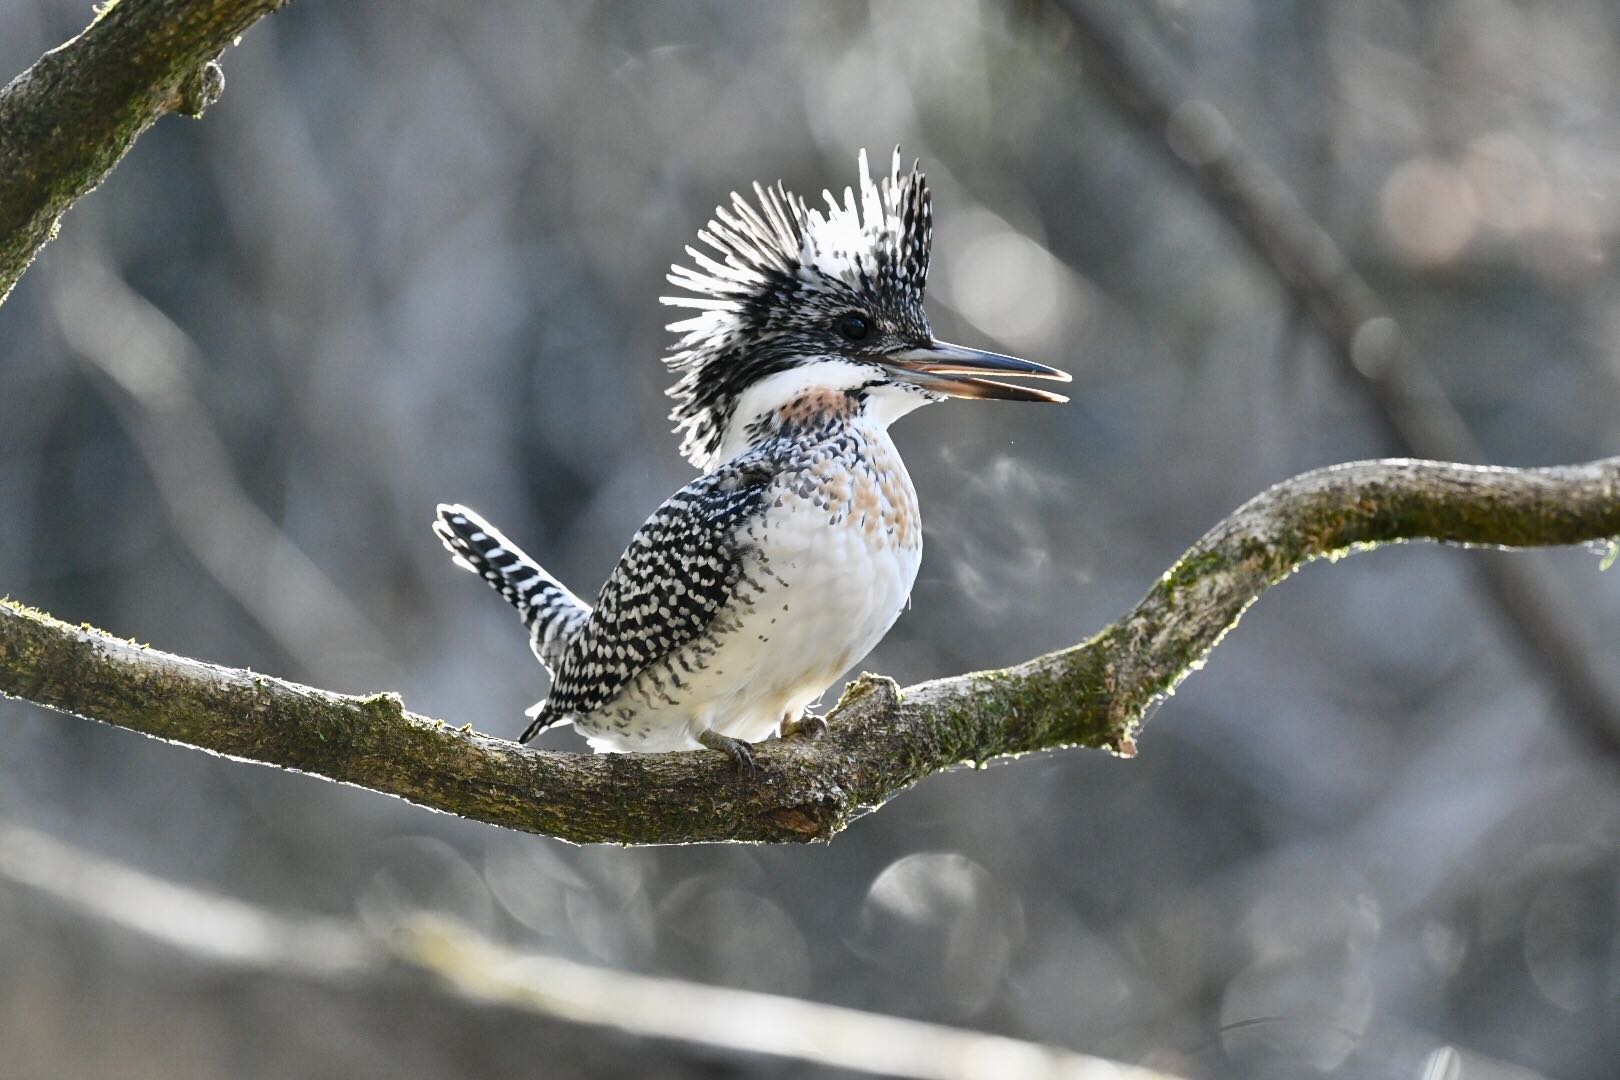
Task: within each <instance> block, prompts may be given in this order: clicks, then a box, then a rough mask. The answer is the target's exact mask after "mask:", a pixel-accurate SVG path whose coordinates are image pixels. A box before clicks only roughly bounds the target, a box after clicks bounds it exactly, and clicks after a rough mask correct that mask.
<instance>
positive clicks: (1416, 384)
mask: <svg viewBox="0 0 1620 1080" xmlns="http://www.w3.org/2000/svg"><path fill="white" fill-rule="evenodd" d="M1040 11H1041V12H1042V13H1043V14H1050V15H1051V16H1053V17H1052V18H1051V19H1050V20H1049V21H1050V22H1051V23H1052V24H1053V25H1050V26H1043V31H1049V32H1051V34H1052V36H1054V37H1056V38H1058V39H1059V40H1065V41H1067V42H1068V43H1069V44H1070V45H1071V46H1072V48H1073V52H1074V53H1075V54H1076V55H1078V56H1079V58H1080V60H1081V62H1082V64H1083V65H1084V69H1085V72H1086V74H1087V76H1088V77H1089V78H1090V80H1091V82H1092V84H1093V85H1095V86H1096V87H1097V88H1098V89H1099V90H1101V91H1102V92H1103V94H1104V96H1105V97H1106V98H1107V99H1108V101H1109V103H1110V104H1111V105H1112V106H1113V108H1114V109H1115V111H1116V112H1118V113H1119V115H1120V116H1121V117H1123V118H1124V119H1125V120H1126V122H1127V123H1128V124H1130V126H1131V127H1133V128H1134V129H1135V130H1136V131H1137V132H1138V133H1139V134H1140V135H1141V136H1142V137H1143V139H1144V140H1145V141H1146V142H1147V143H1148V144H1150V145H1152V146H1154V147H1155V148H1156V149H1158V150H1159V151H1161V152H1162V154H1163V156H1164V158H1165V159H1166V160H1167V161H1168V162H1170V163H1171V164H1172V165H1173V167H1174V168H1176V169H1177V170H1178V171H1181V172H1182V173H1184V174H1185V175H1186V176H1187V177H1188V178H1189V179H1190V180H1191V181H1192V182H1193V185H1194V187H1195V189H1196V190H1197V192H1198V193H1199V194H1200V195H1201V196H1202V197H1203V198H1204V200H1205V201H1206V202H1207V203H1208V204H1209V206H1210V207H1211V209H1213V210H1214V211H1215V213H1216V214H1217V215H1219V216H1220V217H1221V218H1222V219H1224V220H1225V221H1226V223H1227V224H1228V225H1230V226H1231V227H1232V228H1233V229H1234V230H1235V231H1236V232H1237V233H1238V234H1239V235H1240V236H1241V237H1242V238H1243V240H1244V241H1245V242H1246V243H1247V244H1248V245H1249V247H1250V249H1251V250H1252V251H1253V252H1254V254H1255V255H1256V256H1257V257H1258V258H1259V259H1260V261H1261V263H1262V264H1263V265H1265V266H1266V267H1267V268H1268V269H1269V270H1270V271H1271V272H1272V273H1273V274H1274V275H1275V276H1276V277H1277V280H1278V282H1279V283H1280V284H1281V285H1282V287H1283V288H1284V289H1285V290H1286V291H1287V292H1288V294H1289V296H1290V297H1291V298H1292V300H1293V303H1294V305H1295V307H1296V310H1299V311H1301V312H1303V313H1304V314H1305V315H1307V316H1308V317H1309V319H1310V320H1311V321H1312V322H1313V323H1314V324H1315V325H1316V326H1317V328H1318V329H1319V330H1320V332H1321V334H1322V336H1323V338H1324V339H1325V340H1326V341H1327V343H1328V345H1329V346H1330V347H1331V350H1332V354H1333V356H1334V358H1335V360H1337V362H1338V367H1339V370H1340V372H1341V374H1342V375H1343V376H1344V377H1345V378H1346V379H1348V380H1349V382H1350V383H1351V385H1352V386H1354V387H1356V388H1358V389H1360V390H1361V391H1362V392H1363V393H1364V394H1365V395H1366V396H1367V398H1368V400H1369V401H1370V402H1371V403H1372V405H1373V406H1374V409H1375V413H1376V415H1377V417H1378V419H1379V421H1380V422H1381V424H1382V425H1383V427H1384V430H1385V433H1386V435H1387V437H1388V438H1389V440H1390V443H1391V445H1392V446H1394V447H1396V448H1398V449H1399V450H1400V452H1402V453H1406V454H1415V455H1418V456H1421V457H1433V458H1444V459H1447V460H1453V461H1481V460H1485V459H1486V458H1487V457H1488V456H1489V455H1487V454H1485V453H1484V452H1483V451H1482V450H1481V448H1480V446H1479V444H1478V443H1477V442H1476V441H1475V439H1474V436H1473V434H1472V433H1471V432H1470V431H1469V429H1468V425H1467V423H1466V422H1465V421H1464V420H1463V417H1462V416H1461V414H1459V413H1458V412H1457V409H1456V407H1455V406H1454V405H1452V403H1451V400H1450V399H1449V398H1448V397H1447V396H1446V391H1445V388H1444V387H1443V386H1442V385H1441V383H1440V380H1439V379H1438V378H1437V377H1436V376H1435V374H1434V372H1433V370H1432V369H1431V368H1430V367H1429V365H1428V364H1427V363H1425V362H1424V359H1423V356H1422V355H1421V354H1420V353H1419V352H1418V351H1417V349H1416V348H1414V347H1413V345H1412V343H1411V341H1410V339H1408V338H1407V336H1406V334H1405V333H1404V332H1403V331H1402V329H1401V327H1400V324H1399V323H1398V322H1396V320H1395V319H1394V318H1393V317H1392V316H1391V314H1390V309H1389V307H1388V306H1387V305H1386V304H1385V303H1384V302H1383V300H1382V299H1381V298H1380V297H1379V296H1378V294H1377V293H1376V292H1374V291H1373V288H1372V286H1371V285H1369V284H1368V283H1367V280H1366V279H1365V278H1364V277H1362V275H1361V274H1360V273H1358V272H1357V270H1356V268H1355V266H1354V265H1352V264H1351V262H1350V260H1349V258H1348V257H1347V256H1346V255H1345V253H1344V251H1343V250H1342V249H1341V248H1340V247H1339V245H1338V244H1337V243H1336V242H1335V241H1334V240H1333V238H1332V237H1331V236H1330V235H1328V233H1327V230H1326V229H1324V228H1323V227H1322V226H1321V225H1320V224H1318V223H1317V222H1316V221H1315V220H1314V219H1313V218H1312V217H1311V215H1310V213H1309V212H1308V211H1307V210H1306V209H1305V206H1304V204H1303V203H1302V202H1301V201H1300V199H1299V197H1298V196H1297V195H1296V194H1295V193H1294V191H1293V189H1292V188H1290V187H1289V185H1288V184H1287V183H1286V182H1285V181H1284V180H1283V178H1282V177H1281V176H1279V175H1278V174H1277V173H1276V171H1275V170H1273V169H1271V168H1270V167H1269V166H1268V165H1266V164H1265V162H1263V161H1262V160H1260V159H1259V158H1258V157H1257V156H1255V155H1254V154H1253V153H1252V152H1250V151H1249V150H1248V149H1247V147H1246V146H1245V145H1244V143H1243V140H1242V139H1241V137H1240V136H1239V135H1238V134H1237V132H1236V130H1235V129H1234V127H1233V126H1232V124H1231V123H1230V122H1229V121H1228V120H1227V119H1226V117H1225V116H1223V115H1222V114H1221V112H1220V110H1219V109H1217V108H1216V107H1215V106H1214V105H1213V104H1211V103H1210V102H1207V101H1203V100H1200V99H1198V98H1197V97H1195V96H1194V95H1193V94H1192V93H1191V92H1190V91H1189V90H1188V89H1187V87H1186V85H1185V80H1184V79H1183V78H1182V76H1181V73H1180V71H1179V70H1177V68H1176V65H1174V64H1173V63H1171V62H1170V61H1169V60H1168V59H1166V58H1165V57H1163V56H1162V55H1160V53H1159V52H1158V50H1155V49H1153V48H1152V47H1151V46H1149V45H1147V44H1145V43H1144V42H1143V41H1142V40H1141V39H1142V37H1143V36H1144V35H1143V34H1142V32H1141V31H1140V29H1138V27H1137V24H1136V20H1135V19H1134V18H1132V17H1128V16H1124V15H1120V14H1118V13H1116V12H1115V11H1114V10H1113V9H1111V8H1109V7H1108V6H1107V5H1106V4H1103V3H1099V2H1098V0H1048V2H1047V3H1045V4H1043V5H1041V8H1040ZM1042 21H1043V23H1045V22H1047V21H1048V20H1042ZM1475 569H1476V572H1477V574H1478V576H1479V580H1480V584H1481V586H1482V593H1483V596H1484V597H1485V600H1486V602H1487V603H1488V604H1489V605H1490V606H1491V607H1492V608H1493V609H1494V610H1495V612H1496V614H1497V616H1498V621H1499V623H1500V624H1501V626H1502V628H1503V629H1504V630H1505V631H1506V632H1507V634H1508V636H1509V637H1510V638H1511V639H1512V640H1513V641H1514V643H1515V644H1516V645H1517V646H1518V648H1519V652H1520V654H1521V655H1522V656H1523V657H1524V659H1525V660H1526V661H1528V663H1529V665H1530V667H1531V668H1532V669H1533V670H1534V671H1536V672H1537V673H1538V674H1539V675H1540V676H1541V679H1542V682H1543V684H1544V685H1545V686H1546V688H1547V690H1548V692H1549V694H1550V695H1551V697H1552V699H1553V700H1554V701H1555V702H1556V703H1557V704H1558V706H1559V708H1560V711H1561V712H1562V714H1563V716H1564V719H1565V722H1566V723H1567V724H1568V725H1569V727H1570V728H1571V730H1573V731H1575V732H1576V733H1577V734H1579V735H1581V736H1582V737H1583V738H1585V739H1586V740H1587V742H1588V743H1589V744H1590V745H1591V746H1592V747H1594V748H1595V749H1597V750H1598V751H1599V752H1601V753H1603V754H1605V755H1607V756H1609V757H1611V758H1620V705H1617V704H1616V703H1615V701H1614V700H1613V698H1612V696H1611V695H1610V693H1609V692H1608V690H1607V689H1606V688H1605V687H1604V684H1603V681H1602V679H1601V678H1600V677H1599V676H1598V674H1597V671H1596V669H1595V667H1594V666H1593V663H1592V660H1591V657H1590V654H1589V652H1588V650H1587V648H1586V646H1585V644H1584V643H1583V642H1582V641H1581V639H1580V637H1579V635H1578V634H1576V632H1575V631H1574V630H1573V629H1572V628H1571V627H1569V626H1568V625H1566V624H1565V622H1564V621H1563V620H1562V619H1560V618H1559V616H1558V612H1557V607H1558V605H1557V603H1556V602H1555V595H1556V594H1555V589H1554V588H1553V586H1552V585H1551V584H1550V582H1548V581H1547V580H1546V575H1545V574H1542V573H1539V572H1538V569H1539V568H1538V567H1537V566H1536V564H1534V563H1532V562H1528V561H1524V560H1517V561H1514V562H1511V563H1509V562H1500V561H1490V562H1481V563H1479V564H1478V565H1477V566H1476V568H1475Z"/></svg>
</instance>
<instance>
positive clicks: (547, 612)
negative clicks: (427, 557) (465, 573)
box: [433, 503, 591, 671]
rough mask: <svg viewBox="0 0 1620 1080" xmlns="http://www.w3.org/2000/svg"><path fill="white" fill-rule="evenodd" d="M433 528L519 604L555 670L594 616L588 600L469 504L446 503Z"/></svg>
mask: <svg viewBox="0 0 1620 1080" xmlns="http://www.w3.org/2000/svg"><path fill="white" fill-rule="evenodd" d="M433 531H434V532H435V533H437V534H438V537H439V539H440V540H441V541H443V542H444V546H445V547H446V548H448V549H449V551H450V554H451V555H454V556H455V559H456V565H457V566H460V567H462V568H464V569H467V570H471V571H472V572H473V573H475V574H477V575H478V576H479V577H481V578H483V579H484V580H485V581H487V582H489V584H490V587H491V588H493V589H494V590H495V591H496V592H498V593H500V594H501V595H502V596H503V597H505V598H506V602H507V603H509V604H511V605H512V606H513V607H515V608H517V609H518V614H519V615H520V616H522V618H523V625H524V626H525V627H527V628H528V631H529V645H530V647H531V648H533V649H534V655H535V656H537V657H539V658H540V662H541V663H542V664H544V665H546V667H547V668H549V669H550V670H552V671H556V670H557V665H558V664H559V663H560V662H561V661H562V658H563V654H564V653H565V652H566V651H567V650H568V645H569V643H570V642H571V641H573V640H574V636H575V635H576V634H578V633H579V630H580V628H581V627H582V626H584V625H585V621H586V620H587V619H589V618H590V615H591V609H590V608H589V607H587V606H586V605H585V603H584V601H582V600H580V598H579V597H577V596H575V595H574V594H573V593H571V592H569V591H568V589H567V588H566V587H564V586H563V584H562V583H561V582H560V581H558V580H557V579H556V578H554V577H552V576H551V575H550V574H548V573H546V572H545V571H544V570H542V569H541V568H540V564H539V563H537V562H535V561H534V560H533V559H531V558H529V557H528V556H527V555H525V554H523V551H522V549H520V548H519V547H518V546H517V545H516V544H514V543H512V542H511V541H510V540H508V539H507V538H506V537H504V536H502V535H501V534H500V531H499V530H497V529H496V528H495V526H493V525H491V524H490V523H489V522H487V521H485V520H484V519H483V518H481V517H479V516H478V515H477V514H475V513H473V512H472V511H471V510H469V509H467V508H466V507H465V506H459V505H450V504H444V503H441V504H440V505H439V516H438V520H436V521H435V522H434V523H433Z"/></svg>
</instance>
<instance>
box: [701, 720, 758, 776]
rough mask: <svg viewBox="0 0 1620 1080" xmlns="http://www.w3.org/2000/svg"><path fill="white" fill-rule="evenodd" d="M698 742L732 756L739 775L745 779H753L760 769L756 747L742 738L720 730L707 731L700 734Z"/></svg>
mask: <svg viewBox="0 0 1620 1080" xmlns="http://www.w3.org/2000/svg"><path fill="white" fill-rule="evenodd" d="M698 742H700V743H702V744H703V745H704V746H706V747H708V748H709V749H710V750H718V751H720V752H721V753H722V754H725V755H726V756H728V757H730V758H731V760H732V761H733V762H734V763H735V764H736V766H737V775H738V776H741V777H742V778H743V779H745V780H749V779H752V778H753V776H754V774H755V773H756V772H758V771H759V767H758V766H757V765H755V764H754V748H753V747H752V746H749V745H748V744H747V743H745V742H743V741H742V740H741V739H733V738H732V737H731V736H729V735H722V734H720V733H719V732H718V731H705V732H703V733H702V734H701V735H699V736H698Z"/></svg>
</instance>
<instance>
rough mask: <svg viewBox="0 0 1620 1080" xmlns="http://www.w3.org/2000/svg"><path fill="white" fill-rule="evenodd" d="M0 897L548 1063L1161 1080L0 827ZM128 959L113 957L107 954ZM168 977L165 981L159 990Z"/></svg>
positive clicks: (1004, 1041) (985, 1037)
mask: <svg viewBox="0 0 1620 1080" xmlns="http://www.w3.org/2000/svg"><path fill="white" fill-rule="evenodd" d="M0 884H5V885H11V886H21V887H22V888H24V889H27V890H29V891H31V892H34V893H38V894H40V895H41V896H44V897H47V898H49V899H50V900H52V901H54V902H55V904H56V905H57V906H58V907H60V908H62V909H66V910H67V911H68V912H71V913H73V914H74V915H77V916H78V917H80V918H85V919H90V920H93V921H94V922H95V923H99V924H104V925H106V926H108V927H110V928H115V929H117V930H119V931H122V932H123V933H124V934H125V935H134V936H136V937H138V938H144V939H147V940H152V941H156V942H159V943H161V944H162V945H164V946H166V947H168V948H169V949H171V950H174V951H177V952H179V953H180V954H181V955H182V956H185V957H187V958H189V959H192V960H194V961H196V962H197V963H198V964H199V966H200V967H201V968H202V971H203V972H204V977H205V978H207V979H208V981H209V983H210V985H211V987H217V986H219V985H221V984H228V983H229V982H231V981H233V978H235V977H241V976H246V977H248V978H252V979H255V980H265V979H282V980H289V981H295V982H298V983H301V984H304V985H306V986H320V987H325V988H329V989H333V990H339V991H345V992H347V993H350V994H353V995H354V996H356V997H362V996H373V995H381V996H384V997H388V996H396V997H397V996H398V995H399V994H401V993H411V992H418V993H421V994H422V995H423V996H424V997H427V998H429V999H430V1000H431V1001H432V1002H433V1005H432V1007H433V1008H435V1009H454V1010H466V1009H469V1008H471V1009H485V1008H498V1009H501V1010H507V1011H511V1012H513V1013H517V1014H519V1015H521V1016H522V1018H523V1020H524V1030H523V1036H522V1037H525V1038H530V1039H533V1038H535V1037H536V1035H539V1036H540V1037H541V1038H543V1039H545V1041H546V1042H547V1044H548V1045H549V1047H550V1049H551V1050H552V1052H553V1054H554V1055H557V1056H566V1055H567V1054H568V1052H569V1051H571V1050H572V1051H573V1052H576V1053H577V1052H578V1050H576V1049H575V1048H574V1046H573V1044H575V1043H581V1044H583V1045H584V1046H586V1047H589V1048H590V1049H591V1050H592V1051H594V1052H595V1053H597V1054H603V1053H604V1052H608V1053H612V1052H611V1051H604V1048H603V1046H602V1042H603V1039H604V1036H605V1035H607V1034H608V1033H613V1034H618V1035H621V1036H628V1037H629V1038H630V1039H632V1040H636V1041H637V1042H643V1043H644V1042H651V1043H655V1044H662V1048H661V1053H660V1055H659V1056H660V1058H661V1059H662V1060H663V1062H664V1064H665V1065H668V1064H670V1063H671V1060H672V1059H673V1062H674V1063H675V1064H676V1065H679V1066H682V1068H680V1069H678V1072H679V1074H680V1075H687V1074H689V1073H691V1074H697V1073H700V1072H705V1073H706V1071H707V1070H705V1069H704V1066H711V1067H712V1064H713V1061H714V1059H715V1058H716V1057H719V1058H721V1059H724V1060H730V1061H737V1060H742V1061H748V1062H750V1063H752V1064H753V1065H755V1066H757V1065H758V1063H759V1062H760V1060H761V1059H765V1060H770V1059H775V1060H777V1061H780V1062H783V1063H791V1064H792V1065H796V1066H798V1067H800V1069H813V1070H814V1072H813V1073H812V1075H820V1074H821V1073H822V1071H823V1070H838V1071H839V1073H840V1075H842V1073H843V1070H855V1071H858V1072H861V1073H870V1074H878V1075H882V1076H890V1077H903V1078H908V1080H966V1078H969V1077H979V1076H1018V1077H1035V1078H1050V1080H1174V1078H1173V1077H1171V1076H1168V1075H1167V1074H1164V1073H1161V1072H1158V1071H1156V1070H1153V1069H1147V1068H1140V1067H1137V1066H1133V1065H1128V1064H1125V1063H1123V1062H1115V1061H1107V1060H1104V1059H1102V1058H1095V1057H1090V1056H1088V1055H1085V1054H1077V1053H1073V1052H1070V1051H1067V1050H1061V1049H1059V1048H1057V1047H1054V1046H1043V1045H1041V1044H1039V1043H1031V1042H1021V1041H1019V1040H1016V1039H1009V1038H1005V1037H1002V1036H998V1035H989V1034H984V1033H981V1032H977V1031H969V1030H965V1029H962V1028H953V1027H945V1026H944V1025H940V1024H930V1023H924V1022H921V1021H917V1020H908V1019H902V1018H900V1017H894V1016H884V1015H882V1014H880V1013H870V1012H862V1011H860V1010H857V1009H850V1008H842V1007H839V1006H836V1005H827V1004H823V1003H822V1002H819V1001H804V1000H800V999H798V998H791V997H784V996H781V995H777V994H765V993H759V992H755V991H749V990H733V989H728V988H725V987H718V986H706V985H703V984H701V983H690V982H681V981H678V980H675V979H667V978H655V977H652V976H647V975H637V974H632V973H630V972H625V971H615V970H612V969H611V968H603V967H593V966H589V965H586V964H579V963H575V962H573V961H569V960H564V959H561V958H557V957H550V956H537V955H529V954H525V953H519V952H514V951H512V950H510V949H508V948H506V947H504V946H502V945H499V944H497V943H496V942H494V941H491V940H488V939H487V938H484V937H482V936H481V935H479V934H478V933H476V932H474V931H473V930H471V929H469V928H467V927H464V926H462V925H460V924H458V923H454V922H451V921H449V920H446V919H444V918H442V917H436V916H433V915H431V914H429V913H420V914H417V913H410V914H404V915H403V916H402V917H399V918H398V919H397V920H391V921H390V924H389V925H385V926H377V925H375V920H372V921H371V925H368V924H366V923H361V922H358V921H355V920H349V919H336V918H331V917H323V916H316V915H304V916H301V917H297V918H293V917H289V916H287V915H284V914H281V913H279V912H275V911H270V910H267V909H264V908H260V907H257V906H255V905H252V904H248V903H244V902H242V901H240V900H235V899H231V898H229V897H224V896H218V895H214V894H211V893H207V892H203V891H201V890H198V889H193V888H190V887H188V886H186V885H181V884H177V883H175V882H171V881H166V880H164V879H162V878H157V877H153V876H151V875H150V874H147V873H144V872H142V871H140V870H138V869H136V868H134V867H131V866H127V865H124V864H122V863H119V862H116V861H113V860H111V859H106V858H102V857H100V856H97V855H94V854H91V853H90V852H87V851H82V850H80V849H78V848H75V847H73V846H72V845H70V844H66V843H64V842H62V841H61V840H57V839H55V838H54V837H51V836H48V835H46V834H45V833H41V832H37V831H35V830H33V829H30V828H27V827H25V826H21V825H13V824H10V823H8V822H6V821H4V820H0ZM8 914H12V915H13V916H14V915H15V913H12V912H8ZM25 925H26V922H25ZM73 937H74V938H75V939H79V938H81V937H82V935H81V934H74V935H73ZM126 951H127V945H126V948H125V949H120V950H118V952H120V953H125V952H126ZM113 962H114V963H129V962H130V959H129V958H128V957H127V955H126V956H123V957H121V958H120V959H119V960H116V961H113ZM174 976H175V972H173V971H172V970H169V971H168V972H167V975H166V981H169V982H172V981H173V979H174ZM421 976H426V978H425V979H424V978H421ZM213 992H215V991H212V990H211V993H213ZM233 1000H234V996H233ZM340 1000H341V999H340ZM233 1007H235V1008H240V1007H241V1006H240V1004H237V1005H235V1006H233ZM317 1007H318V1006H317ZM537 1026H538V1027H539V1029H540V1030H539V1031H538V1032H537V1031H536V1030H535V1029H536V1028H537ZM503 1027H504V1024H503ZM508 1030H510V1029H508ZM615 1056H629V1055H622V1054H616V1055H615ZM748 1071H749V1074H750V1075H752V1074H753V1073H754V1071H755V1070H754V1069H749V1070H748ZM792 1075H795V1076H800V1075H805V1073H804V1072H803V1071H794V1072H793V1073H792Z"/></svg>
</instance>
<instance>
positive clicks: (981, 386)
mask: <svg viewBox="0 0 1620 1080" xmlns="http://www.w3.org/2000/svg"><path fill="white" fill-rule="evenodd" d="M883 364H884V366H886V367H888V368H891V369H893V370H894V371H895V373H896V374H898V375H900V376H901V377H902V378H904V379H905V380H906V381H907V382H910V383H915V384H916V385H918V386H921V387H923V388H924V389H926V390H932V391H934V392H935V393H938V394H944V395H946V396H948V397H956V398H973V399H975V400H979V401H1056V402H1062V401H1068V400H1069V399H1068V398H1066V397H1064V396H1063V395H1062V394H1053V393H1049V392H1048V391H1045V390H1035V389H1032V388H1030V387H1027V386H1018V385H1016V384H1014V383H1005V382H998V381H997V380H995V379H987V378H984V376H986V375H1002V376H1008V375H1010V376H1014V377H1018V378H1025V379H1051V380H1053V381H1055V382H1068V381H1069V374H1068V372H1065V371H1059V370H1058V369H1057V368H1052V367H1047V366H1046V365H1045V364H1036V363H1032V362H1030V361H1028V360H1020V359H1018V358H1017V357H1014V356H1003V355H1001V354H1000V353H993V352H984V351H983V350H981V349H969V348H966V347H964V346H962V345H952V344H951V343H950V342H948V341H933V342H930V343H928V344H927V345H924V346H923V347H922V348H918V349H907V350H906V351H904V352H898V353H890V354H889V355H888V356H886V357H884V358H883Z"/></svg>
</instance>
